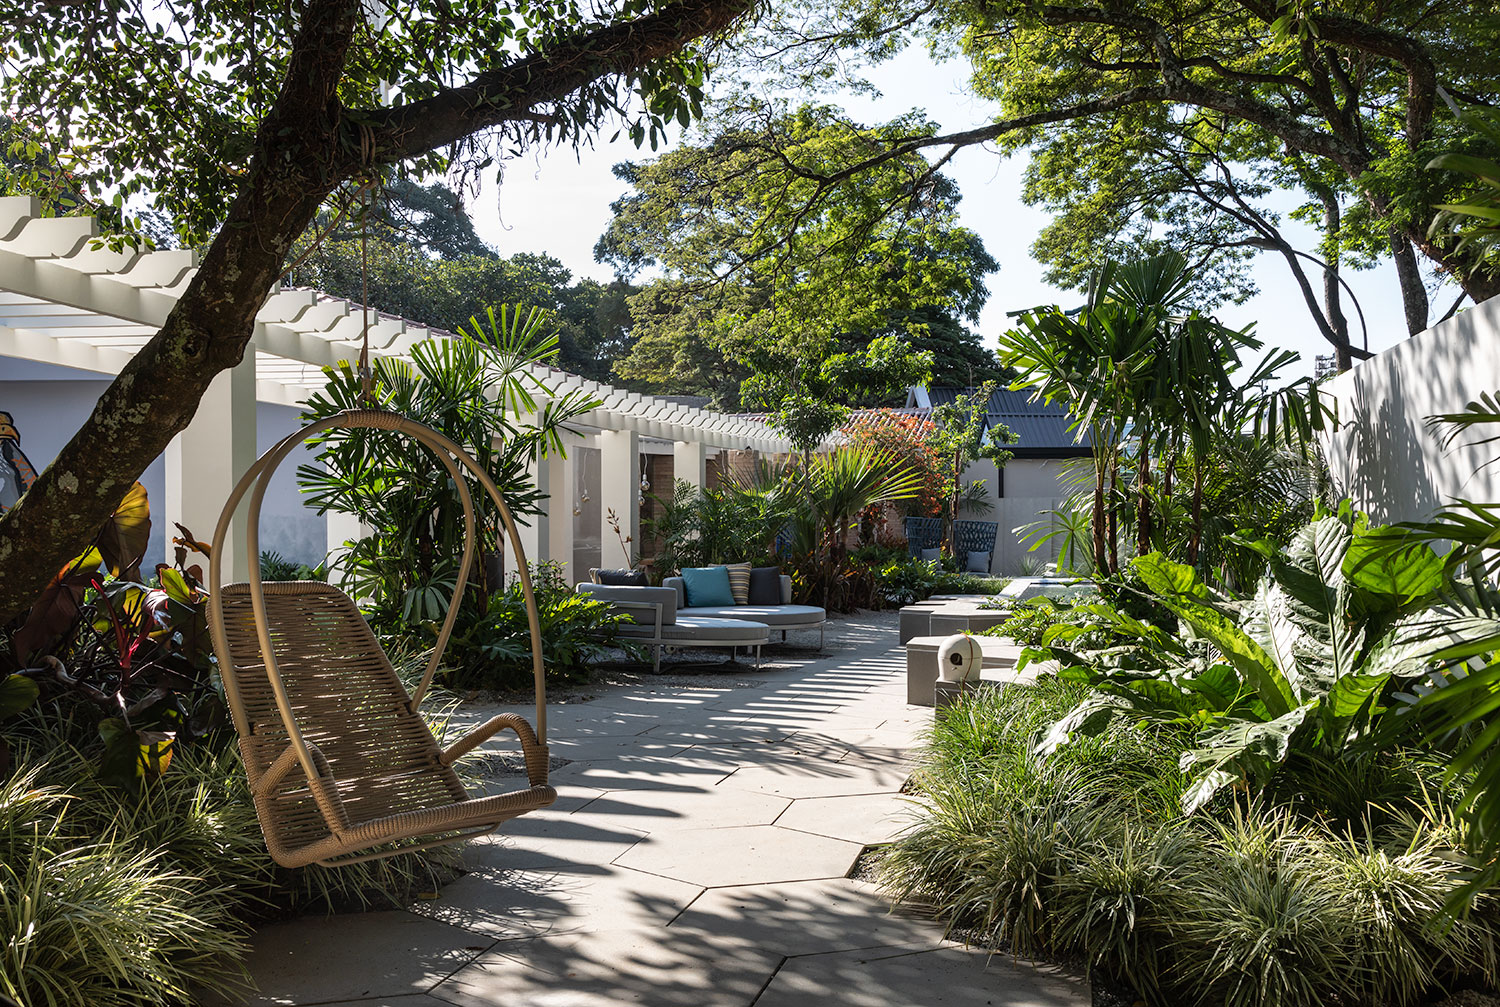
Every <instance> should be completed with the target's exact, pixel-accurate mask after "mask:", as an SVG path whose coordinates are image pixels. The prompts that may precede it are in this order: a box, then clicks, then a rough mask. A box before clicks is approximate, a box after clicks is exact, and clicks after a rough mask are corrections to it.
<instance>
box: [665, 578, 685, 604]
mask: <svg viewBox="0 0 1500 1007" xmlns="http://www.w3.org/2000/svg"><path fill="white" fill-rule="evenodd" d="M661 586H662V587H670V588H671V589H672V590H674V591H676V592H677V607H678V608H685V607H686V606H687V585H686V584H684V583H683V582H682V578H681V577H663V578H662V579H661Z"/></svg>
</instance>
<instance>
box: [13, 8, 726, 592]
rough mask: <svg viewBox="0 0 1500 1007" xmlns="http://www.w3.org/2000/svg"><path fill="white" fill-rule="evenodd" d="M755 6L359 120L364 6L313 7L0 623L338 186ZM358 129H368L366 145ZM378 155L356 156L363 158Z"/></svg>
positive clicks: (599, 36) (204, 368)
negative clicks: (222, 199) (237, 178)
mask: <svg viewBox="0 0 1500 1007" xmlns="http://www.w3.org/2000/svg"><path fill="white" fill-rule="evenodd" d="M749 7H750V4H749V0H679V2H677V3H674V4H671V5H669V6H666V7H663V8H661V9H659V10H658V11H656V12H655V13H652V14H648V15H645V16H643V17H638V18H636V19H634V20H630V21H624V22H620V23H616V24H610V25H606V26H604V27H601V28H597V29H595V30H593V31H589V32H585V33H583V34H580V35H579V36H577V37H576V38H575V39H573V40H569V41H563V42H559V43H558V44H557V45H556V46H554V47H552V48H551V49H549V50H548V51H547V52H545V53H540V54H537V55H535V56H531V57H528V58H526V59H523V60H518V61H516V62H514V63H510V64H507V65H503V66H500V67H498V68H496V69H494V70H492V71H487V72H484V73H481V74H480V75H479V76H477V77H476V78H475V79H474V80H473V81H471V82H470V83H468V84H465V85H462V86H460V87H454V88H449V89H446V90H444V91H441V92H439V93H438V94H437V95H435V96H434V97H433V98H430V99H427V100H425V101H421V102H414V103H412V104H409V105H405V106H400V107H398V108H393V109H374V110H363V111H360V112H359V113H357V114H355V115H352V116H346V115H345V112H344V110H343V108H342V107H341V106H340V104H339V101H338V97H337V94H338V85H339V81H340V79H341V78H342V76H343V67H344V61H345V57H346V54H347V50H348V46H349V42H350V39H351V38H352V36H353V31H354V27H355V24H356V23H357V21H358V20H359V18H360V17H362V7H361V5H360V4H359V3H358V2H357V0H307V2H306V3H305V4H304V6H303V9H302V12H301V20H300V23H299V27H298V31H297V37H296V39H295V40H294V42H293V45H292V48H291V55H290V57H289V58H288V61H287V72H286V77H285V81H284V83H283V85H282V87H281V90H280V93H279V94H278V95H277V98H276V101H275V102H274V103H273V105H272V107H271V109H270V111H269V113H268V114H267V116H266V118H265V120H264V121H263V122H262V123H261V126H260V129H259V131H258V133H257V137H256V147H255V151H254V154H253V156H252V159H251V161H250V167H249V169H248V170H247V172H246V175H245V178H244V181H243V183H242V184H241V188H240V192H239V195H238V197H237V198H236V200H235V202H234V205H233V206H232V207H231V208H230V212H229V214H228V218H227V220H226V222H225V224H224V226H223V227H222V228H221V229H220V231H219V233H218V234H217V235H216V236H215V237H214V240H213V242H212V243H211V244H210V245H209V248H208V251H207V253H206V254H205V255H204V258H203V262H202V264H201V266H200V267H199V269H198V272H197V274H196V275H195V276H194V277H193V279H192V281H191V282H190V283H189V284H188V287H187V289H186V290H185V291H184V292H183V294H182V296H181V297H180V298H179V299H178V302H177V305H176V307H175V308H174V309H173V310H172V312H171V314H170V315H168V317H167V320H166V323H165V324H164V325H163V326H162V328H161V331H159V332H158V333H157V334H156V335H155V336H154V337H153V338H152V340H151V341H150V342H149V343H148V344H147V345H146V346H145V347H144V348H143V349H142V350H141V351H140V352H139V353H138V354H136V356H135V357H134V358H133V359H132V360H131V361H130V363H129V364H127V365H126V367H125V368H124V369H123V370H122V371H121V372H120V374H119V375H118V376H117V377H116V378H115V380H114V381H113V382H112V383H111V384H110V386H109V388H108V389H106V390H105V392H104V394H103V396H101V397H100V399H99V403H98V405H97V406H96V407H95V408H94V411H93V413H92V414H91V415H90V416H89V418H88V420H87V421H86V422H85V423H84V424H83V426H82V427H80V428H79V430H78V431H77V433H75V434H74V435H73V438H72V440H70V441H69V442H68V444H67V445H66V446H65V447H64V448H63V449H62V451H61V452H59V453H58V455H57V457H56V458H55V459H54V461H53V463H52V464H51V465H50V466H48V468H47V470H46V471H45V472H43V473H42V475H41V477H40V478H38V479H37V481H36V483H35V484H34V485H33V486H32V487H31V489H30V490H29V491H28V492H27V493H26V495H25V496H24V497H23V498H22V500H21V502H20V503H19V504H17V505H16V506H15V507H12V508H11V509H10V510H9V511H7V512H6V513H5V514H4V515H3V516H0V621H6V620H8V619H10V618H11V617H13V616H15V615H17V614H19V613H21V612H23V611H25V610H26V608H27V607H28V606H29V605H30V604H31V602H32V600H33V599H34V598H35V597H36V595H37V594H38V593H39V592H40V591H41V590H42V588H43V587H45V586H46V584H47V582H48V581H49V580H50V579H51V578H52V576H53V575H54V574H55V573H56V572H57V571H58V570H59V569H61V568H62V566H63V565H64V564H66V563H67V562H68V561H69V560H71V559H72V558H73V557H75V556H77V555H78V554H79V553H80V552H82V551H83V549H84V548H86V547H87V544H88V542H89V541H90V540H91V539H92V538H93V536H94V534H95V533H96V531H97V529H98V528H99V527H100V526H101V525H102V524H103V523H104V521H105V520H106V519H107V518H108V517H109V515H110V514H111V513H112V512H113V510H114V508H115V507H116V506H117V505H118V503H119V502H120V500H121V498H122V497H123V496H124V494H125V492H126V490H128V489H129V488H130V486H131V484H132V483H134V482H135V480H136V479H138V478H139V476H140V474H141V473H142V472H143V471H145V468H146V466H147V465H149V464H150V463H151V462H152V461H153V460H154V459H155V458H157V457H158V456H159V455H160V454H161V453H162V451H164V450H165V449H166V447H167V445H168V443H169V442H170V441H171V439H172V438H173V437H174V436H176V435H177V434H178V433H179V432H181V431H182V430H183V429H184V428H186V426H187V425H188V422H189V421H190V420H191V419H192V417H193V414H194V412H196V410H197V407H198V402H199V400H200V399H201V398H202V397H203V394H204V392H205V391H206V390H207V389H208V386H209V384H210V382H212V380H213V378H214V377H215V376H216V375H217V374H218V373H219V372H221V371H223V370H226V369H228V368H230V367H233V366H234V365H235V364H237V363H239V361H240V360H241V358H242V357H243V355H244V352H245V346H246V344H247V343H248V342H249V340H250V337H251V335H252V333H253V332H254V325H255V315H256V313H257V312H258V311H259V310H260V307H261V305H262V304H264V302H265V298H266V296H267V294H268V293H269V291H270V289H271V286H272V284H273V283H274V282H275V281H276V279H277V278H278V276H279V275H280V272H281V269H282V267H283V263H284V261H285V258H286V255H287V252H288V250H289V249H290V248H291V246H292V243H293V242H294V241H295V240H296V239H297V237H298V236H299V235H301V234H302V232H303V231H304V230H305V228H306V227H307V225H308V224H309V222H311V220H312V219H313V214H314V213H315V212H316V210H317V208H318V206H319V205H320V204H321V203H322V202H323V200H324V199H325V198H326V197H327V196H328V194H329V193H331V192H332V191H333V190H334V189H335V188H337V186H338V185H339V184H341V183H342V182H344V181H346V180H348V179H350V178H352V177H354V176H355V175H357V174H359V173H360V172H361V171H364V170H368V168H369V167H371V166H373V163H392V162H395V161H399V160H402V159H404V158H407V157H411V156H414V155H416V154H420V153H423V152H425V151H427V150H431V149H433V148H435V147H438V146H441V145H444V144H447V143H451V142H454V141H456V140H459V139H462V138H463V137H464V136H467V135H469V134H471V133H473V132H475V131H476V130H479V129H483V128H486V127H488V126H493V125H496V124H498V123H500V122H503V121H507V120H512V119H516V118H518V117H526V116H528V115H529V114H530V109H531V108H532V107H533V106H535V105H537V104H539V103H545V102H555V101H558V100H560V99H562V98H565V97H566V96H567V95H569V94H571V93H573V92H574V91H576V90H578V89H579V88H580V87H582V86H584V85H585V84H588V83H590V82H591V81H593V80H596V79H599V78H601V77H606V76H609V75H612V74H621V73H629V72H631V71H633V70H635V69H638V68H640V67H642V66H644V65H645V64H647V63H648V62H649V61H651V60H655V59H658V58H660V57H662V56H664V55H667V54H669V53H671V52H674V51H676V50H677V49H680V48H681V47H682V46H684V45H686V44H687V43H688V42H691V41H693V40H694V39H696V38H699V37H701V36H703V35H708V34H713V33H717V32H720V31H722V30H724V29H725V28H727V27H728V26H729V25H730V24H732V23H733V21H734V20H735V19H736V18H738V17H740V16H741V15H743V14H744V13H745V12H746V11H747V10H748V9H749ZM354 120H357V121H359V122H362V123H364V124H366V126H367V127H368V132H366V133H365V134H364V138H363V140H364V141H367V142H362V139H361V136H360V135H359V130H360V127H357V126H355V125H353V124H352V123H353V121H354ZM362 150H363V151H366V155H365V156H369V157H371V158H372V159H373V161H372V162H370V163H363V162H361V161H360V160H359V158H360V157H361V156H362V155H361V154H360V152H361V151H362Z"/></svg>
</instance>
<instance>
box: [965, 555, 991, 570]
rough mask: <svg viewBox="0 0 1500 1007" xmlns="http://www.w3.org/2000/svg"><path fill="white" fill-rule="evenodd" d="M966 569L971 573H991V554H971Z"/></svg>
mask: <svg viewBox="0 0 1500 1007" xmlns="http://www.w3.org/2000/svg"><path fill="white" fill-rule="evenodd" d="M964 569H965V570H967V571H968V572H969V573H989V572H990V554H989V553H987V552H971V553H969V558H968V561H967V562H966V563H965V564H964Z"/></svg>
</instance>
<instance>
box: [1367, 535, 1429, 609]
mask: <svg viewBox="0 0 1500 1007" xmlns="http://www.w3.org/2000/svg"><path fill="white" fill-rule="evenodd" d="M1344 575H1345V576H1346V577H1347V578H1348V579H1349V581H1350V582H1351V583H1353V584H1355V585H1356V586H1357V587H1359V588H1360V589H1361V590H1363V591H1368V592H1370V593H1371V594H1377V595H1385V596H1388V597H1390V598H1391V599H1393V600H1394V602H1395V604H1396V605H1399V606H1404V605H1409V604H1411V603H1412V602H1416V601H1420V600H1422V599H1424V598H1427V597H1428V596H1430V595H1431V594H1432V593H1433V592H1435V591H1437V590H1438V589H1439V588H1441V587H1442V586H1443V559H1442V557H1441V556H1439V555H1438V554H1437V553H1435V552H1433V551H1432V549H1431V547H1430V546H1428V545H1427V544H1426V543H1422V542H1410V541H1409V540H1408V539H1407V538H1406V537H1405V536H1404V535H1401V534H1400V533H1395V535H1394V536H1393V533H1392V532H1391V531H1389V530H1385V529H1379V530H1373V531H1369V532H1362V533H1357V534H1356V535H1355V536H1354V539H1353V541H1352V542H1351V543H1350V544H1349V552H1348V555H1347V556H1346V557H1345V559H1344Z"/></svg>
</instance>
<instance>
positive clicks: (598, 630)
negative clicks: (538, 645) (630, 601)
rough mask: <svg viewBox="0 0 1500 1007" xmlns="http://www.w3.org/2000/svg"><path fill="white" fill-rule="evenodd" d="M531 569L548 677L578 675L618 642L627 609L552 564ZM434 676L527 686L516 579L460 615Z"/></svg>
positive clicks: (487, 685) (474, 685) (525, 634)
mask: <svg viewBox="0 0 1500 1007" xmlns="http://www.w3.org/2000/svg"><path fill="white" fill-rule="evenodd" d="M531 572H532V575H531V585H532V591H533V595H534V597H535V598H536V604H537V615H538V617H539V621H540V622H541V628H542V663H543V665H544V666H545V667H546V669H547V678H548V681H549V682H568V681H581V680H583V679H585V678H587V677H588V673H589V665H590V664H592V663H593V662H594V661H597V660H598V659H600V658H601V657H603V656H605V655H606V654H608V653H609V652H610V651H611V650H613V649H614V648H616V647H619V646H621V645H622V641H621V640H619V639H618V638H617V636H616V632H615V627H617V626H618V625H619V624H620V623H621V622H624V621H625V619H626V616H624V615H623V614H619V613H616V612H614V611H613V610H612V609H611V608H610V605H609V603H608V602H605V601H599V600H598V599H595V598H590V597H589V596H588V595H582V594H577V593H576V592H574V591H573V590H571V589H570V588H569V587H568V583H567V581H566V580H565V579H564V578H563V574H562V567H561V566H559V565H558V564H557V563H554V562H550V561H549V562H545V563H538V564H534V565H533V566H532V567H531ZM426 628H427V629H429V630H431V629H434V627H426ZM433 639H434V641H435V636H434V638H433ZM439 681H441V682H442V683H443V684H444V685H446V686H449V687H450V688H454V689H499V690H511V689H519V690H529V689H530V688H531V685H532V670H531V628H530V623H528V622H527V619H526V598H525V595H524V594H523V593H522V591H521V585H520V582H519V580H518V579H516V578H512V579H511V582H510V584H509V586H507V587H506V589H505V590H504V591H503V592H499V593H495V594H491V595H490V597H489V598H488V600H487V603H486V605H485V607H484V608H483V609H466V610H465V611H464V612H463V613H462V614H461V615H460V617H459V621H458V623H457V625H456V627H455V629H454V632H453V636H452V638H451V639H450V640H449V641H448V650H447V653H446V654H445V656H444V666H443V669H442V671H441V672H440V675H439Z"/></svg>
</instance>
